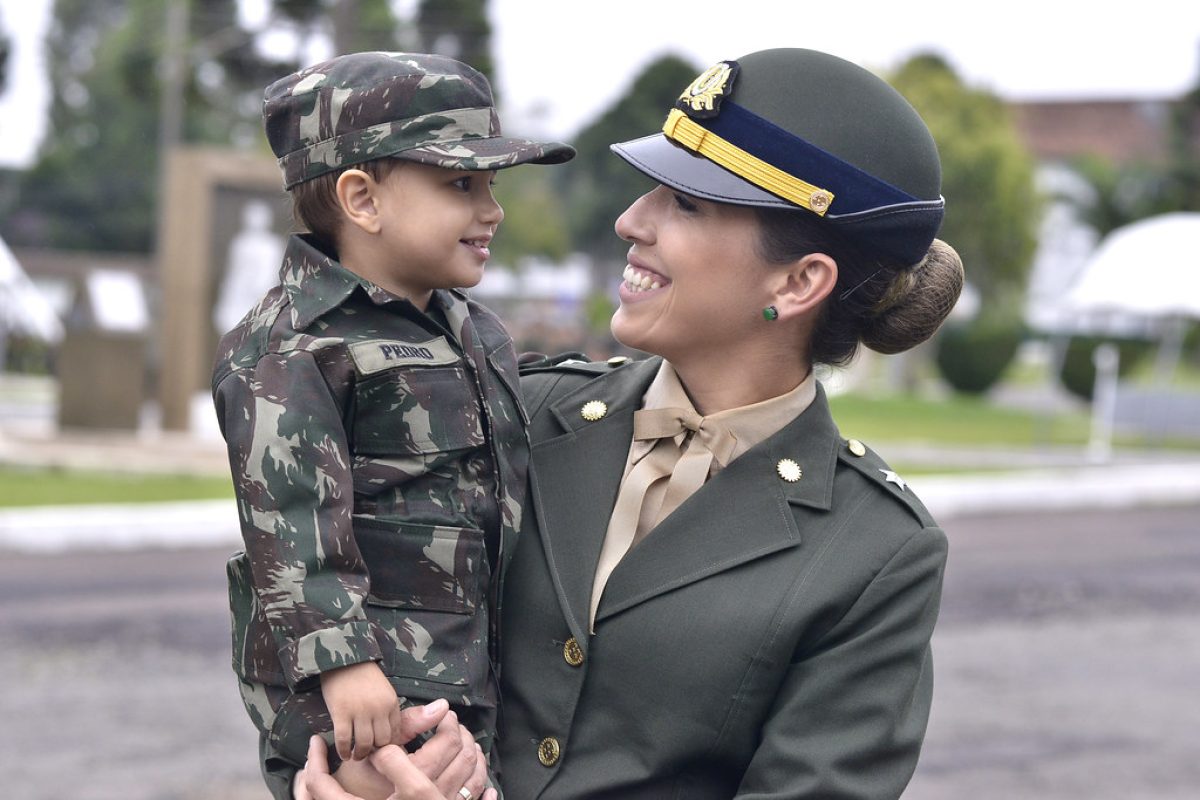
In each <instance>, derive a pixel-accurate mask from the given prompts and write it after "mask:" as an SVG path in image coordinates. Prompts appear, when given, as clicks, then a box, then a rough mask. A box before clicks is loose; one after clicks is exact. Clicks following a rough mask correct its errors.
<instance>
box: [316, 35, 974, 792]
mask: <svg viewBox="0 0 1200 800" xmlns="http://www.w3.org/2000/svg"><path fill="white" fill-rule="evenodd" d="M613 150H614V151H615V152H616V153H617V155H619V156H620V157H621V158H623V159H625V160H626V161H627V162H629V164H631V165H632V166H633V167H634V168H635V169H638V170H640V171H641V172H643V173H645V174H646V175H648V176H650V177H652V178H654V179H655V180H656V181H657V182H658V184H659V185H658V186H657V187H656V188H654V189H653V190H652V191H650V192H649V193H648V194H646V195H644V196H643V197H641V198H639V199H638V200H636V201H635V202H634V203H633V205H631V206H630V207H629V209H628V210H626V211H625V213H624V214H622V215H621V217H620V218H619V219H618V220H617V223H616V231H617V234H618V235H620V236H621V238H622V239H624V240H626V241H627V242H629V245H630V247H629V258H628V266H627V267H626V269H625V272H624V276H623V282H622V283H621V286H620V289H619V293H620V299H621V304H620V308H619V309H618V310H617V312H616V314H615V315H614V317H613V320H612V331H613V334H614V336H615V337H616V338H617V339H618V340H619V341H621V342H622V343H624V344H625V345H627V346H628V347H630V348H633V349H635V350H639V351H642V352H645V353H647V354H650V357H649V358H646V359H644V360H637V361H628V362H623V361H622V360H621V359H614V360H613V361H610V362H607V363H599V364H593V363H584V362H578V361H573V360H562V359H557V360H546V361H543V362H541V363H539V364H534V365H532V366H530V367H529V368H527V369H526V371H525V375H524V377H523V390H524V392H525V396H526V404H527V411H528V413H529V416H530V427H529V434H530V440H531V444H532V471H531V474H532V479H531V485H530V496H529V500H528V502H527V504H526V507H525V513H524V525H523V529H522V534H521V538H520V541H519V543H518V546H517V549H516V553H515V555H514V556H513V561H512V563H511V564H510V565H509V566H508V569H507V572H506V575H505V581H506V589H505V597H504V607H503V611H502V615H503V618H502V626H501V630H502V636H503V641H502V653H503V656H502V672H501V686H502V694H501V696H502V708H501V713H502V718H501V730H500V741H499V748H500V763H501V770H502V771H501V774H500V783H501V786H502V787H503V790H504V794H505V797H507V798H509V800H534V798H544V799H545V800H559V799H561V800H566V799H567V798H589V800H598V799H600V798H623V799H625V800H630V799H637V798H734V797H737V798H855V799H858V798H861V799H862V800H868V799H870V800H881V799H882V798H896V797H899V796H900V794H901V792H902V791H903V789H904V787H905V785H906V784H907V782H908V780H909V778H910V777H911V775H912V773H913V770H914V768H915V766H916V762H917V756H918V753H919V751H920V747H921V741H922V739H923V737H924V733H925V727H926V721H927V718H928V713H929V705H930V698H931V691H932V677H933V673H932V664H931V660H930V648H929V639H930V635H931V633H932V631H933V626H934V622H935V619H936V616H937V610H938V601H939V596H940V591H941V578H942V570H943V566H944V563H945V555H946V539H945V536H944V535H943V533H942V531H941V530H940V529H939V528H938V527H937V526H936V523H935V522H934V520H933V519H931V517H930V515H929V513H928V512H927V511H926V509H925V508H924V506H922V504H921V503H920V501H919V500H918V499H917V498H916V496H915V495H914V494H913V491H912V489H911V488H910V487H909V486H908V485H907V484H906V483H905V481H904V480H903V478H901V477H900V476H899V475H897V474H896V473H895V472H894V471H892V470H891V469H890V468H889V467H888V465H887V464H886V463H885V462H884V461H883V460H881V459H880V457H879V456H877V455H876V454H875V453H874V452H872V451H871V450H870V449H868V448H867V447H866V446H865V445H864V444H862V443H861V442H859V441H857V440H855V439H853V438H844V437H843V436H842V434H841V433H840V432H839V431H838V428H837V427H836V425H835V424H834V422H833V419H832V418H831V417H830V413H829V408H828V404H827V402H826V399H825V395H824V392H823V390H822V388H821V386H820V384H819V383H818V382H817V381H816V380H815V378H814V375H813V368H814V365H817V364H827V365H842V364H845V363H847V362H849V361H850V360H851V359H852V358H853V357H854V355H855V353H856V352H857V350H858V348H859V346H860V345H866V346H867V347H868V348H871V349H873V350H876V351H879V352H882V353H898V352H902V351H904V350H907V349H909V348H911V347H913V346H915V345H917V344H919V343H920V342H922V341H924V340H926V339H927V338H928V337H929V336H931V335H932V334H933V333H934V331H936V330H937V328H938V326H939V325H940V324H941V323H942V321H943V320H944V319H945V317H946V315H947V314H948V313H949V311H950V309H951V307H952V306H953V305H954V302H955V300H956V299H957V297H958V294H959V291H960V289H961V285H962V264H961V262H960V261H959V259H958V256H957V255H956V254H955V253H954V251H953V250H952V249H951V248H950V247H949V246H948V245H946V244H945V243H943V242H941V241H939V240H937V239H936V238H935V236H936V234H937V231H938V228H939V226H940V223H941V219H942V214H943V209H944V201H943V199H942V197H941V195H940V182H941V174H940V164H939V160H938V155H937V149H936V147H935V145H934V142H933V139H932V137H931V136H930V134H929V132H928V130H927V128H926V126H925V125H924V123H923V122H922V121H921V119H920V117H919V116H918V115H917V113H916V112H915V111H914V110H913V109H912V107H911V106H910V105H909V104H908V103H907V102H906V101H905V100H904V99H903V98H902V97H901V96H900V95H899V94H898V93H896V92H895V91H894V90H893V89H892V88H891V87H890V86H888V85H887V84H886V83H885V82H884V81H883V80H881V79H879V78H878V77H876V76H875V75H873V74H871V73H869V72H867V71H866V70H863V69H861V68H859V67H857V66H855V65H853V64H851V63H849V62H846V61H844V60H842V59H839V58H836V57H834V56H831V55H827V54H824V53H819V52H815V51H811V50H798V49H782V50H767V51H761V52H757V53H752V54H750V55H747V56H744V57H743V58H740V59H738V60H737V61H726V62H721V63H719V64H717V65H715V66H713V67H712V68H711V69H709V70H707V71H706V72H705V73H704V74H702V75H701V76H700V77H699V78H697V79H696V81H695V82H694V83H692V85H691V86H689V87H688V88H687V89H686V90H685V91H684V92H683V94H682V95H681V96H680V98H679V101H678V102H677V103H676V105H675V107H674V108H672V109H670V111H669V114H668V116H667V119H666V123H665V125H664V127H663V130H662V132H661V133H656V134H654V135H651V136H648V137H645V138H641V139H636V140H633V141H630V142H625V143H622V144H618V145H614V146H613ZM329 796H332V795H329ZM400 796H403V794H401V795H400Z"/></svg>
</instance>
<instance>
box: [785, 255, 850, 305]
mask: <svg viewBox="0 0 1200 800" xmlns="http://www.w3.org/2000/svg"><path fill="white" fill-rule="evenodd" d="M776 274H777V276H778V278H777V280H778V284H777V286H776V287H775V303H774V305H775V307H776V310H777V311H778V312H779V317H780V318H781V319H790V318H793V317H799V316H802V315H805V314H808V313H810V312H812V311H813V310H814V309H815V308H817V307H818V306H820V305H821V303H822V302H823V301H824V300H825V298H826V297H828V296H829V294H830V293H831V292H832V291H833V287H834V286H835V285H837V278H838V268H837V262H836V261H834V260H833V259H832V258H830V257H829V256H828V255H826V254H824V253H809V254H808V255H806V256H804V257H803V258H800V259H798V260H796V261H795V262H793V263H792V264H791V265H789V266H788V267H787V268H785V269H781V270H779V271H778V272H777V273H776Z"/></svg>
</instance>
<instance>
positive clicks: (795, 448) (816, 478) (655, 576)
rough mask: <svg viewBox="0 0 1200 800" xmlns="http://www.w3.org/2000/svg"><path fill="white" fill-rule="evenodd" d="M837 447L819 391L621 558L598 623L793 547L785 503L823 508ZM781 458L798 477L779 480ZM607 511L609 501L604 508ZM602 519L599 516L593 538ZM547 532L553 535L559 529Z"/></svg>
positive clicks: (795, 538)
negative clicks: (796, 468) (805, 406)
mask: <svg viewBox="0 0 1200 800" xmlns="http://www.w3.org/2000/svg"><path fill="white" fill-rule="evenodd" d="M838 444H839V435H838V432H837V428H836V427H835V426H834V424H833V420H832V419H831V418H830V416H829V407H828V404H827V403H826V401H825V394H824V392H823V391H822V390H821V389H820V388H819V387H818V391H817V397H816V399H815V400H814V401H813V403H812V405H810V406H809V408H808V409H807V410H805V412H804V413H803V414H801V415H800V416H799V417H797V418H796V419H795V420H793V421H792V422H791V423H789V424H788V425H787V426H786V427H784V428H783V429H782V430H781V431H779V432H778V433H776V434H775V435H774V436H771V437H770V438H768V439H767V440H766V441H764V442H761V443H760V444H759V445H757V446H756V447H754V448H752V449H751V450H749V451H748V452H746V453H745V454H743V455H742V456H741V457H739V458H737V459H735V460H734V461H733V462H732V463H731V464H730V465H729V466H728V467H726V468H725V469H723V470H722V471H721V472H719V473H718V474H717V475H716V476H715V477H714V478H713V479H712V480H710V481H708V482H707V483H706V484H705V485H704V486H702V487H701V488H700V489H699V490H698V491H697V492H696V493H695V494H694V495H692V496H691V497H690V498H688V499H687V500H686V501H685V502H684V503H683V504H682V505H681V506H680V507H679V508H678V509H676V510H675V512H674V513H673V514H671V515H670V516H669V517H667V518H666V519H665V520H663V522H662V523H661V524H660V525H659V526H658V527H657V528H655V529H654V530H653V531H651V532H650V534H649V535H647V536H646V538H645V539H644V540H643V541H642V542H641V543H640V544H638V545H637V546H636V547H634V548H633V549H632V550H631V551H630V552H629V553H628V554H627V555H626V556H625V558H624V559H622V561H621V563H620V564H618V565H617V568H616V569H615V570H614V571H613V573H612V576H611V577H610V578H609V580H608V584H607V585H606V587H605V590H604V597H603V598H602V599H601V602H600V607H599V609H598V610H597V612H596V622H597V624H599V623H600V622H601V621H602V620H603V619H605V618H607V617H610V616H612V615H614V614H617V613H619V612H621V611H624V610H626V609H628V608H630V607H632V606H635V605H638V604H639V603H642V602H645V601H646V600H649V599H651V598H653V597H656V596H657V595H660V594H662V593H664V592H668V591H671V590H673V589H677V588H679V587H681V586H685V585H687V584H689V583H693V582H695V581H698V580H700V579H702V578H705V577H707V576H709V575H713V574H716V573H718V572H722V571H724V570H728V569H731V568H733V567H736V566H738V565H740V564H744V563H746V562H748V561H752V560H754V559H757V558H761V557H763V556H766V555H769V554H771V553H774V552H777V551H779V550H783V549H787V548H791V547H796V546H798V545H799V544H800V542H801V535H802V531H800V530H799V528H798V527H797V525H796V517H795V514H794V513H793V511H792V509H791V506H793V505H800V506H807V507H809V508H813V509H817V510H818V511H828V510H829V508H830V504H831V502H832V497H833V477H834V471H835V469H836V463H837V448H838ZM785 458H786V459H791V460H793V461H795V462H796V463H797V464H798V465H799V466H800V468H801V470H802V476H801V478H800V480H798V481H796V482H788V481H785V480H783V479H782V478H781V477H780V474H779V471H778V464H779V462H780V460H781V459H785ZM615 490H616V487H614V488H613V492H614V495H613V496H614V497H615ZM611 507H612V498H610V499H609V505H608V509H609V510H610V511H611ZM607 522H608V517H607V515H606V516H605V517H604V520H603V521H602V523H601V530H600V536H603V535H604V530H605V528H606V526H607ZM550 530H551V531H554V534H555V536H556V537H557V533H558V531H556V530H554V529H553V528H550ZM596 552H597V554H598V552H599V545H596ZM595 562H596V558H595V557H594V556H593V557H592V558H591V560H590V561H589V565H588V566H589V567H590V568H591V569H592V570H594V567H595ZM591 578H592V572H591V571H589V572H587V574H586V576H584V577H583V580H584V581H585V582H586V585H587V586H589V587H590V586H591ZM571 580H580V578H579V576H572V578H571ZM585 594H586V592H585ZM585 600H586V598H585Z"/></svg>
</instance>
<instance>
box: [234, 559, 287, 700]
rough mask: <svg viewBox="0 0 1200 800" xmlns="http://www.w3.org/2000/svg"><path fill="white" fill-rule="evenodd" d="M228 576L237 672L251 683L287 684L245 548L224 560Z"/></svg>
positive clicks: (235, 669)
mask: <svg viewBox="0 0 1200 800" xmlns="http://www.w3.org/2000/svg"><path fill="white" fill-rule="evenodd" d="M225 576H226V578H227V579H228V581H229V616H230V630H231V632H232V634H233V671H234V673H235V674H236V675H237V676H238V677H239V678H241V679H242V680H244V681H249V682H251V683H264V684H267V685H269V686H283V685H285V683H286V681H285V679H284V676H283V668H282V667H281V666H280V664H279V650H278V646H277V645H276V643H275V636H274V634H272V633H271V627H270V625H268V624H267V619H266V616H265V615H264V613H263V608H262V605H261V604H260V603H259V601H258V595H257V594H255V592H254V581H253V578H252V577H251V575H250V557H249V556H247V555H246V553H245V552H242V551H239V552H237V553H234V554H233V556H232V557H231V558H230V559H229V561H228V562H226V564H225Z"/></svg>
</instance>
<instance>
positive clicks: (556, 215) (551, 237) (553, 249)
mask: <svg viewBox="0 0 1200 800" xmlns="http://www.w3.org/2000/svg"><path fill="white" fill-rule="evenodd" d="M561 169H562V167H557V166H540V165H530V166H521V167H517V168H515V169H506V170H503V171H501V172H499V173H498V174H497V177H496V199H497V200H499V201H500V205H502V206H503V207H504V223H503V224H502V225H501V226H500V232H499V233H498V234H497V236H496V240H495V241H494V242H493V243H492V248H491V249H492V254H493V257H494V258H495V261H496V263H499V264H505V265H510V266H516V267H519V266H520V263H521V259H523V258H524V257H526V256H543V257H545V258H548V259H552V260H553V259H562V258H565V257H566V256H567V255H568V254H569V253H570V252H571V245H570V238H569V236H568V233H567V219H566V213H565V210H564V208H563V203H562V199H561V197H560V196H559V188H558V186H557V185H556V182H555V180H554V177H555V176H554V173H555V172H557V171H559V170H561Z"/></svg>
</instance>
